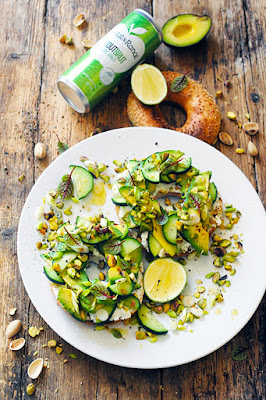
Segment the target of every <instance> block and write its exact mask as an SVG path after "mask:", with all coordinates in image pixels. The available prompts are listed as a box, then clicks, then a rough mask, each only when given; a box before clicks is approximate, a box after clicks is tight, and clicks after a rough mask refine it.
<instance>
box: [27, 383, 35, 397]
mask: <svg viewBox="0 0 266 400" xmlns="http://www.w3.org/2000/svg"><path fill="white" fill-rule="evenodd" d="M26 392H27V394H28V395H29V396H31V395H32V394H33V393H34V392H35V386H34V385H33V383H29V384H28V386H27V388H26Z"/></svg>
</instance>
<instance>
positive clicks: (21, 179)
mask: <svg viewBox="0 0 266 400" xmlns="http://www.w3.org/2000/svg"><path fill="white" fill-rule="evenodd" d="M24 178H25V174H22V175H20V176H19V177H18V181H20V182H22V181H23V179H24Z"/></svg>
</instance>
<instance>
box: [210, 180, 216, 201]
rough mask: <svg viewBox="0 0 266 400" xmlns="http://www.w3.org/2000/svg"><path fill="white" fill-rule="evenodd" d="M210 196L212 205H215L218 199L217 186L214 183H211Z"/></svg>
mask: <svg viewBox="0 0 266 400" xmlns="http://www.w3.org/2000/svg"><path fill="white" fill-rule="evenodd" d="M209 196H210V198H211V201H212V204H213V203H214V202H215V200H216V199H217V187H216V186H215V184H214V183H213V182H211V183H210V186H209Z"/></svg>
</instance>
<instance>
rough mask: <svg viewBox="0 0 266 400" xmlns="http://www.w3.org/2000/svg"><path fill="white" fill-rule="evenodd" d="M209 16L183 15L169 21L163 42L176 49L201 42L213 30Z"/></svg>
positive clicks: (165, 28)
mask: <svg viewBox="0 0 266 400" xmlns="http://www.w3.org/2000/svg"><path fill="white" fill-rule="evenodd" d="M211 24H212V22H211V19H210V17H209V16H208V15H203V16H199V15H195V14H181V15H177V16H175V17H173V18H171V19H169V21H167V22H166V23H165V24H164V26H163V28H162V32H163V41H164V43H165V44H167V45H170V46H174V47H187V46H192V45H194V44H196V43H198V42H200V41H201V40H202V39H203V38H205V36H206V35H207V33H208V32H209V30H210V28H211Z"/></svg>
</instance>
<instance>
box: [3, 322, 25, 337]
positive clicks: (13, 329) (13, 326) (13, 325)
mask: <svg viewBox="0 0 266 400" xmlns="http://www.w3.org/2000/svg"><path fill="white" fill-rule="evenodd" d="M21 325H22V322H21V321H20V320H19V319H15V320H14V321H12V322H10V324H8V326H7V328H6V337H7V338H8V339H10V338H12V337H13V336H15V335H16V334H17V333H18V332H19V330H20V328H21Z"/></svg>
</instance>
